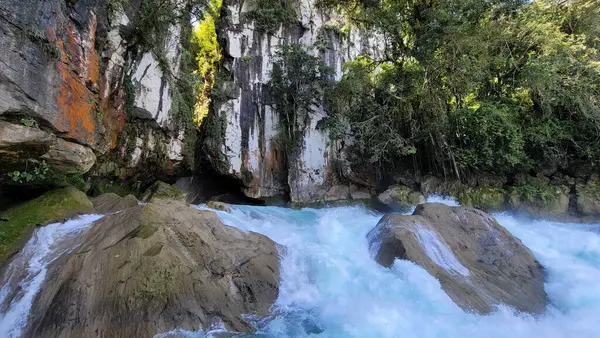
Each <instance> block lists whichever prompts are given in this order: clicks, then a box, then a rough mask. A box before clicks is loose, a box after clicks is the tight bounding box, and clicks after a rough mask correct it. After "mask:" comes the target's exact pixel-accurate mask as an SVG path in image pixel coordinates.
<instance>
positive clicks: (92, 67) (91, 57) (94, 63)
mask: <svg viewBox="0 0 600 338" xmlns="http://www.w3.org/2000/svg"><path fill="white" fill-rule="evenodd" d="M97 26H98V24H97V22H96V16H95V15H92V19H90V23H89V34H90V39H89V44H88V48H87V51H86V52H87V53H86V54H87V58H86V59H87V74H88V81H89V82H90V83H92V84H93V85H94V86H97V85H98V78H99V74H100V64H99V57H98V54H97V53H96V51H95V50H94V46H95V44H96V28H97Z"/></svg>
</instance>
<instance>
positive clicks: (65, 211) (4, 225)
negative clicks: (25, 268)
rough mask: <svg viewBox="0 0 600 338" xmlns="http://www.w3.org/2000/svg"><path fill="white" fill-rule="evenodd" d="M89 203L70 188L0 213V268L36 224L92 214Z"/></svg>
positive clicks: (47, 194)
mask: <svg viewBox="0 0 600 338" xmlns="http://www.w3.org/2000/svg"><path fill="white" fill-rule="evenodd" d="M92 212H93V206H92V202H90V200H89V199H88V198H87V196H85V194H84V193H83V192H81V191H79V190H77V189H76V188H74V187H66V188H61V189H56V190H52V191H49V192H47V193H45V194H43V195H42V196H40V197H38V198H35V199H33V200H31V201H28V202H25V203H23V204H19V205H17V206H14V207H12V208H10V209H8V210H6V211H2V212H0V217H1V218H2V219H5V220H7V221H0V266H1V265H2V264H4V261H6V259H7V258H9V257H10V256H11V255H13V254H14V253H15V252H17V251H18V250H19V248H20V247H21V245H22V244H23V243H24V241H25V239H26V238H27V237H28V235H29V234H30V233H31V231H32V230H33V228H34V227H35V225H36V224H41V225H45V224H49V223H53V222H58V221H63V220H65V219H67V218H70V217H74V216H76V215H78V214H84V213H92Z"/></svg>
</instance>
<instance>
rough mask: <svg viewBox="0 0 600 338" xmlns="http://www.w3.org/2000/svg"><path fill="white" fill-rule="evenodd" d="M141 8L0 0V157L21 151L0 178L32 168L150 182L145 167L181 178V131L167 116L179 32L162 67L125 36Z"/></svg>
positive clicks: (167, 45)
mask: <svg viewBox="0 0 600 338" xmlns="http://www.w3.org/2000/svg"><path fill="white" fill-rule="evenodd" d="M119 3H122V4H124V6H125V7H126V8H121V7H119V6H120V5H119ZM139 4H140V2H139V1H123V2H114V1H110V2H109V1H106V0H99V1H96V0H80V1H62V0H48V1H43V2H40V1H37V0H4V1H2V3H1V4H0V17H1V20H0V41H1V42H2V48H1V50H0V64H2V65H3V66H2V67H0V131H1V132H0V134H1V135H2V136H0V154H1V153H4V152H5V151H6V149H7V144H6V142H4V141H6V140H5V139H8V140H9V142H10V145H9V148H10V149H12V150H15V149H16V150H21V151H13V152H12V155H11V156H12V162H11V163H12V165H11V166H12V167H13V168H8V166H5V165H4V163H3V164H2V165H0V176H4V175H5V173H6V172H8V171H9V170H21V171H23V170H24V169H23V168H24V167H25V163H27V162H28V161H31V160H34V161H36V160H39V161H41V160H45V161H46V162H47V163H48V164H49V166H50V169H53V170H55V171H58V172H63V173H85V172H88V170H90V169H91V168H92V166H93V165H94V164H96V167H95V168H93V170H92V172H91V174H92V175H97V176H109V177H120V178H125V177H134V176H136V175H138V174H139V173H140V172H144V173H145V174H146V175H148V174H149V173H148V171H149V170H148V169H147V168H148V166H150V167H151V168H152V173H151V174H155V175H156V176H161V175H163V176H164V175H172V174H176V173H178V172H179V171H182V170H185V166H186V159H185V156H184V152H185V149H184V148H185V147H184V141H183V140H184V138H185V136H186V129H185V128H184V127H183V124H184V123H183V122H182V121H181V120H180V119H179V118H178V117H177V113H176V112H175V110H176V108H175V109H174V108H172V106H173V105H175V103H174V102H173V101H174V100H173V96H174V95H175V94H176V93H175V90H174V89H173V86H172V84H173V83H174V81H175V78H176V77H177V76H178V74H179V69H180V61H179V60H180V55H181V50H180V48H181V47H180V44H179V39H180V36H181V34H180V31H181V27H179V26H177V25H173V26H172V27H170V28H169V31H168V32H166V34H164V35H165V38H164V41H162V43H163V44H164V46H163V47H164V48H162V50H163V51H164V56H165V57H164V60H161V62H159V61H158V60H156V58H155V57H154V56H153V54H152V53H151V52H150V51H149V47H148V46H143V45H141V43H138V42H137V41H132V40H133V39H131V37H130V36H129V35H127V34H128V33H127V32H131V31H132V30H133V28H134V27H133V25H135V23H136V22H137V21H138V19H139V18H137V15H140V14H138V13H139V11H138V9H137V6H139ZM128 39H129V41H128ZM159 64H160V65H161V66H162V68H161V67H159ZM165 65H168V69H164V68H165ZM167 73H168V74H167ZM7 121H8V122H11V123H10V124H9V125H8V129H7V123H8V122H7ZM38 128H39V129H38ZM32 148H33V149H34V150H36V151H34V152H31V151H28V150H30V149H32ZM21 167H22V168H21Z"/></svg>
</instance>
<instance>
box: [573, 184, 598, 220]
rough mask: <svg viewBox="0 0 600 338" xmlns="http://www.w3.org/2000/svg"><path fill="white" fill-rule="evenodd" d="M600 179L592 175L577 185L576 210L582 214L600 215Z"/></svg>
mask: <svg viewBox="0 0 600 338" xmlns="http://www.w3.org/2000/svg"><path fill="white" fill-rule="evenodd" d="M599 183H600V179H599V178H598V175H593V176H592V177H591V178H590V179H589V180H588V181H587V182H586V183H585V184H578V185H577V211H579V212H580V213H581V214H582V215H583V216H595V217H598V216H600V188H599V187H600V185H599Z"/></svg>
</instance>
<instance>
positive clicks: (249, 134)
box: [205, 0, 377, 203]
mask: <svg viewBox="0 0 600 338" xmlns="http://www.w3.org/2000/svg"><path fill="white" fill-rule="evenodd" d="M253 5H254V4H253V2H252V1H243V0H226V1H224V4H223V9H222V10H221V28H220V31H219V35H220V42H221V44H222V47H223V53H224V60H225V61H224V65H223V69H224V73H225V75H224V77H225V78H226V81H225V82H224V84H223V85H222V87H221V88H220V91H221V92H220V98H219V99H218V100H217V101H216V102H215V103H214V111H213V112H212V113H213V114H214V116H212V119H213V123H212V124H211V126H210V127H211V128H212V129H219V132H218V133H213V134H212V137H213V138H214V137H217V138H219V141H218V142H206V144H205V146H206V145H213V148H212V149H208V150H207V153H209V154H211V156H207V157H208V159H209V160H210V161H211V162H212V164H213V167H214V168H216V169H217V171H218V172H219V173H220V174H223V175H227V176H231V177H235V178H237V179H239V180H240V181H241V182H242V183H243V185H244V192H245V194H246V195H247V196H249V197H254V198H265V197H273V196H278V195H284V196H288V194H289V198H290V200H291V201H292V202H300V203H302V202H313V201H324V200H328V199H338V198H340V197H341V198H340V199H344V198H346V196H333V195H335V194H334V193H333V192H332V190H336V189H332V188H334V187H335V186H336V185H338V184H339V183H340V174H339V171H341V172H344V171H346V172H347V171H348V169H349V168H347V167H345V166H344V165H343V164H344V163H345V162H347V158H346V157H347V154H345V153H344V151H343V148H344V145H343V144H335V143H334V142H331V141H330V139H329V136H328V132H327V131H325V130H321V129H317V123H318V122H319V121H320V120H321V119H322V118H323V117H324V116H325V114H324V112H323V107H322V106H319V107H317V109H316V113H315V114H313V116H311V118H310V119H308V120H301V121H296V123H297V124H298V125H299V126H300V128H299V129H301V130H302V131H303V132H302V134H303V135H302V137H301V140H300V144H299V147H298V148H299V149H298V151H296V152H294V154H292V155H291V156H286V154H285V150H284V149H282V146H281V145H280V144H279V143H278V142H277V139H278V133H279V131H280V128H281V126H280V124H281V123H280V117H279V115H278V114H277V112H276V111H275V110H274V107H273V102H272V99H271V98H270V97H269V88H268V82H269V80H270V76H271V70H272V67H273V62H274V58H275V56H276V53H277V51H278V50H279V46H281V45H283V44H301V45H304V46H306V47H307V49H308V50H309V52H311V53H313V54H314V55H318V56H320V57H321V58H322V59H323V61H324V62H325V64H326V65H327V66H328V67H331V68H332V69H333V72H334V75H333V77H334V80H339V79H340V78H341V76H342V74H343V73H342V72H343V71H342V66H343V64H344V63H345V62H347V61H349V60H352V59H354V58H355V57H357V56H358V55H361V54H371V55H376V54H377V48H374V47H376V46H377V37H376V36H375V35H374V34H367V33H366V32H364V31H360V30H357V29H352V28H351V29H350V30H349V31H348V32H347V33H346V34H341V33H340V31H339V29H332V28H335V27H341V26H344V25H345V19H344V17H342V16H340V15H338V14H336V13H334V12H332V11H327V10H320V9H318V8H317V7H316V6H315V1H314V0H299V1H294V2H293V6H294V10H295V12H296V21H295V22H294V23H293V24H290V25H285V27H281V28H280V29H279V30H278V31H277V32H276V33H275V34H268V33H265V32H261V31H260V30H258V29H256V28H255V22H253V21H251V20H249V19H248V16H246V15H245V14H246V13H248V11H250V10H252V6H253ZM332 194H333V195H332Z"/></svg>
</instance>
